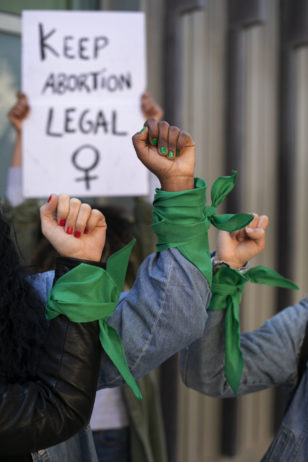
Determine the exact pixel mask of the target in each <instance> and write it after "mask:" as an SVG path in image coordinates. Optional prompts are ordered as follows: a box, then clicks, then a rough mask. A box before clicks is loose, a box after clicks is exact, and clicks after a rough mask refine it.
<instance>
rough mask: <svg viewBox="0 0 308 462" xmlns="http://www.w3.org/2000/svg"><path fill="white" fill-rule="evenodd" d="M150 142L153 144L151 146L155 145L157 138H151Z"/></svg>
mask: <svg viewBox="0 0 308 462" xmlns="http://www.w3.org/2000/svg"><path fill="white" fill-rule="evenodd" d="M151 143H152V144H153V146H156V145H157V143H158V139H157V138H152V141H151Z"/></svg>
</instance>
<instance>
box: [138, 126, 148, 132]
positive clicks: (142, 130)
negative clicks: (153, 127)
mask: <svg viewBox="0 0 308 462" xmlns="http://www.w3.org/2000/svg"><path fill="white" fill-rule="evenodd" d="M146 129H147V127H143V128H142V129H141V130H140V132H139V133H142V132H144V130H146Z"/></svg>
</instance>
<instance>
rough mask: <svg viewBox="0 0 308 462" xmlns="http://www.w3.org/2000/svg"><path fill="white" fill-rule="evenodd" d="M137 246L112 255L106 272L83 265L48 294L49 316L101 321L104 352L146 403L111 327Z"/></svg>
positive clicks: (100, 335) (58, 281)
mask: <svg viewBox="0 0 308 462" xmlns="http://www.w3.org/2000/svg"><path fill="white" fill-rule="evenodd" d="M134 244H135V240H133V241H131V242H130V243H129V244H128V245H127V246H125V247H124V248H123V249H121V250H119V251H118V252H116V253H114V254H112V255H111V256H110V257H109V259H108V260H107V265H106V270H104V269H102V268H100V267H98V266H93V265H88V264H85V263H81V264H80V265H78V266H76V267H75V268H74V269H72V270H71V271H69V272H68V273H66V274H64V275H63V276H62V277H60V278H59V279H58V280H57V282H56V284H55V285H54V287H53V288H52V289H51V290H50V292H49V294H48V299H47V305H46V316H47V318H48V319H53V318H55V317H57V316H59V315H60V314H63V315H65V316H67V317H68V318H69V319H70V320H71V321H73V322H91V321H96V320H98V323H99V328H100V333H99V338H100V342H101V345H102V348H103V349H104V350H105V352H106V353H107V355H108V356H109V358H110V359H111V361H112V362H113V364H114V365H115V366H116V367H117V369H118V370H119V372H120V374H121V375H122V377H123V378H124V380H125V382H126V383H127V384H128V385H129V386H130V388H131V389H132V391H133V392H134V394H135V396H136V397H137V398H138V399H142V395H141V392H140V390H139V388H138V386H137V384H136V381H135V379H134V377H133V376H132V374H131V372H130V370H129V368H128V364H127V361H126V357H125V352H124V348H123V345H122V340H121V337H120V336H119V334H118V332H117V331H116V330H115V329H114V328H113V327H111V326H110V325H109V324H108V323H107V319H108V318H109V317H110V316H112V315H113V313H114V310H115V307H116V306H117V303H118V300H119V296H120V293H121V290H122V288H123V285H124V281H125V275H126V270H127V265H128V261H129V256H130V253H131V250H132V247H133V245H134Z"/></svg>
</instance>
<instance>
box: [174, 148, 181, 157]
mask: <svg viewBox="0 0 308 462" xmlns="http://www.w3.org/2000/svg"><path fill="white" fill-rule="evenodd" d="M175 155H176V156H177V157H178V156H179V155H180V151H179V150H178V149H177V150H176V151H175Z"/></svg>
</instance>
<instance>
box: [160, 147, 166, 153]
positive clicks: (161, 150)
mask: <svg viewBox="0 0 308 462" xmlns="http://www.w3.org/2000/svg"><path fill="white" fill-rule="evenodd" d="M159 152H160V153H161V154H167V149H166V148H165V147H164V146H162V147H161V148H160V150H159Z"/></svg>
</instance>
